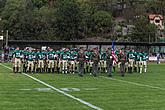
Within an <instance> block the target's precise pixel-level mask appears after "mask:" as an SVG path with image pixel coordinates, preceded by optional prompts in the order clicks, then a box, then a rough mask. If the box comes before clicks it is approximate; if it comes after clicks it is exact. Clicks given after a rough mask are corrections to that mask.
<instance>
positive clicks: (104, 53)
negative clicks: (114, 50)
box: [100, 51, 107, 60]
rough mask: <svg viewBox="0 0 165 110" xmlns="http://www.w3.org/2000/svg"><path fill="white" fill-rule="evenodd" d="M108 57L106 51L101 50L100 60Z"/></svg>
mask: <svg viewBox="0 0 165 110" xmlns="http://www.w3.org/2000/svg"><path fill="white" fill-rule="evenodd" d="M106 59H107V58H106V52H103V51H102V52H101V53H100V60H106Z"/></svg>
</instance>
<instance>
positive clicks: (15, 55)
mask: <svg viewBox="0 0 165 110" xmlns="http://www.w3.org/2000/svg"><path fill="white" fill-rule="evenodd" d="M12 56H13V58H21V56H22V51H21V50H16V51H14V52H13V54H12Z"/></svg>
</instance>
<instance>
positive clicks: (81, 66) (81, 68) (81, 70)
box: [78, 49, 85, 77]
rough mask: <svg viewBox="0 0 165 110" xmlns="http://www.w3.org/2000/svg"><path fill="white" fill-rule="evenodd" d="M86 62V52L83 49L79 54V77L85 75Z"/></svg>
mask: <svg viewBox="0 0 165 110" xmlns="http://www.w3.org/2000/svg"><path fill="white" fill-rule="evenodd" d="M84 60H85V54H84V51H83V49H81V50H80V51H79V52H78V62H79V64H78V68H79V75H80V76H81V77H82V76H83V74H84Z"/></svg>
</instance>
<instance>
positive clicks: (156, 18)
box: [149, 14, 164, 30]
mask: <svg viewBox="0 0 165 110" xmlns="http://www.w3.org/2000/svg"><path fill="white" fill-rule="evenodd" d="M163 19H164V18H163V16H162V15H160V14H150V15H149V20H150V23H154V24H155V25H157V26H158V28H159V29H160V30H163V29H164V25H163Z"/></svg>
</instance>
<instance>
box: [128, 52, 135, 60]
mask: <svg viewBox="0 0 165 110" xmlns="http://www.w3.org/2000/svg"><path fill="white" fill-rule="evenodd" d="M134 57H135V56H134V52H132V51H130V52H128V58H129V59H134Z"/></svg>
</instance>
